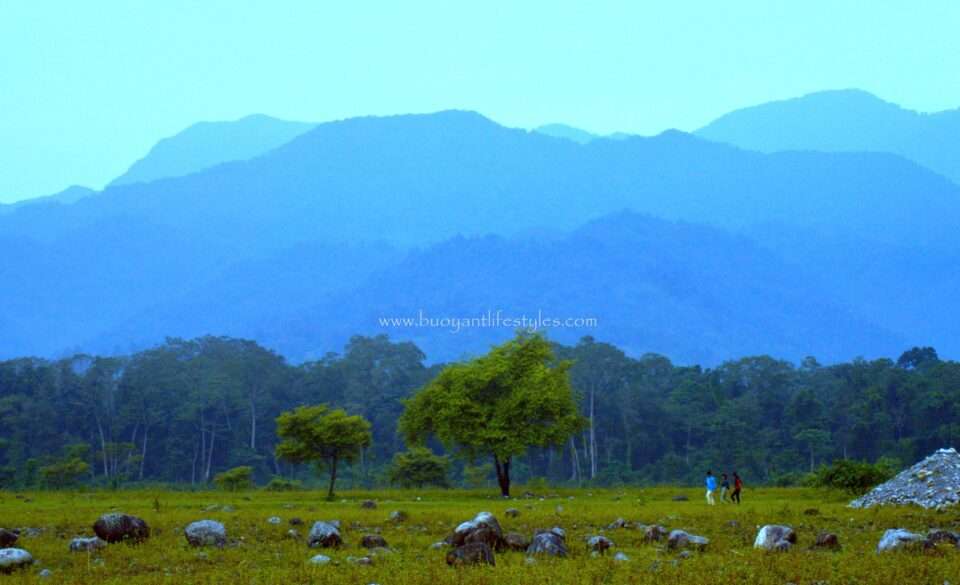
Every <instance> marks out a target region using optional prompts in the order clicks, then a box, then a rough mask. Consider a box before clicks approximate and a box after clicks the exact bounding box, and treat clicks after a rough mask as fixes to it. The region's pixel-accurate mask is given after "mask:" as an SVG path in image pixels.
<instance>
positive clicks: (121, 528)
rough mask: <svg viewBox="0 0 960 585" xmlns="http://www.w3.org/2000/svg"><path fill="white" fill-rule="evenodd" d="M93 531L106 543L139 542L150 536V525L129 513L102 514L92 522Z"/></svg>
mask: <svg viewBox="0 0 960 585" xmlns="http://www.w3.org/2000/svg"><path fill="white" fill-rule="evenodd" d="M93 531H94V532H95V533H96V535H97V536H99V537H100V538H102V539H103V540H105V541H107V542H108V543H111V544H113V543H115V542H132V543H140V542H143V541H145V540H146V539H148V538H150V527H149V526H147V523H146V522H144V521H143V519H142V518H138V517H136V516H131V515H129V514H104V515H103V516H100V518H99V519H98V520H97V521H96V522H95V523H94V525H93Z"/></svg>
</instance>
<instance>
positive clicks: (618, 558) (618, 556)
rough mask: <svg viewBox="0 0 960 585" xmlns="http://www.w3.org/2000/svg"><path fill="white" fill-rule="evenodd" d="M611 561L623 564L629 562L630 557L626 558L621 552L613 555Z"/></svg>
mask: <svg viewBox="0 0 960 585" xmlns="http://www.w3.org/2000/svg"><path fill="white" fill-rule="evenodd" d="M613 560H615V561H617V562H620V563H623V562H626V561H629V560H630V557H628V556H627V555H625V554H624V553H622V552H618V553H617V554H615V555H613Z"/></svg>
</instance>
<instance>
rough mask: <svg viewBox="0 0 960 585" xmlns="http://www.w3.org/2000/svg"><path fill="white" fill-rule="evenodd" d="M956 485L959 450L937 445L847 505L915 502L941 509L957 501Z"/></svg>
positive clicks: (959, 480)
mask: <svg viewBox="0 0 960 585" xmlns="http://www.w3.org/2000/svg"><path fill="white" fill-rule="evenodd" d="M958 485H960V453H957V450H956V449H953V448H950V449H940V450H938V451H937V452H936V453H934V454H933V455H930V456H929V457H927V458H926V459H924V460H923V461H921V462H919V463H917V464H916V465H914V466H913V467H911V468H910V469H907V470H905V471H902V472H901V473H899V474H898V475H897V476H896V477H894V478H893V479H891V480H890V481H888V482H886V483H884V484H881V485H878V486H877V487H875V488H873V489H872V490H870V491H869V492H867V494H866V495H864V496H862V497H859V498H857V499H855V500H853V501H852V502H850V507H851V508H869V507H871V506H877V505H885V504H896V505H903V504H915V505H917V506H920V507H922V508H936V509H943V508H946V507H948V506H953V505H955V504H957V502H960V494H958V493H957V486H958Z"/></svg>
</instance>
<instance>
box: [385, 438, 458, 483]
mask: <svg viewBox="0 0 960 585" xmlns="http://www.w3.org/2000/svg"><path fill="white" fill-rule="evenodd" d="M449 467H450V459H449V458H448V457H445V456H440V455H436V454H434V453H433V451H431V450H430V449H427V448H426V447H414V448H412V449H410V450H409V451H406V452H404V453H397V454H396V455H395V456H394V457H393V465H392V466H391V467H390V483H394V484H398V485H401V486H403V487H418V488H422V487H423V486H425V485H435V486H438V487H447V486H448V485H449V483H448V482H447V469H448V468H449Z"/></svg>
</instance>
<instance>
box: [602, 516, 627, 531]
mask: <svg viewBox="0 0 960 585" xmlns="http://www.w3.org/2000/svg"><path fill="white" fill-rule="evenodd" d="M628 526H629V524H628V523H627V521H626V520H624V519H623V518H617V519H616V520H614V521H613V522H611V523H610V524H608V525H607V530H618V529H620V528H627V527H628Z"/></svg>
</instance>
